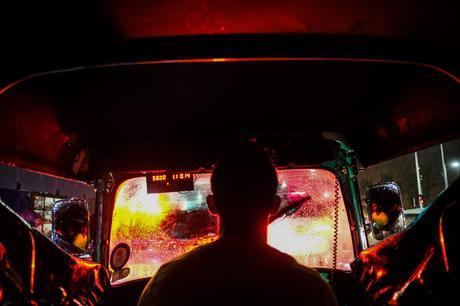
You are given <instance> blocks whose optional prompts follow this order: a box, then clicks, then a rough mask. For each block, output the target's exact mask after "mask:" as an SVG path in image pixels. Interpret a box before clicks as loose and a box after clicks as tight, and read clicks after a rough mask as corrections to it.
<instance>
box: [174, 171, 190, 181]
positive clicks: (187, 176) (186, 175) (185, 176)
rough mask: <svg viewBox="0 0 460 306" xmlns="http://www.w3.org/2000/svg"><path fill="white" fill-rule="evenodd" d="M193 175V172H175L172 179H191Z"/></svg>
mask: <svg viewBox="0 0 460 306" xmlns="http://www.w3.org/2000/svg"><path fill="white" fill-rule="evenodd" d="M191 177H192V174H191V173H182V172H181V173H174V174H173V175H172V179H173V180H174V181H177V180H189V179H190V178H191Z"/></svg>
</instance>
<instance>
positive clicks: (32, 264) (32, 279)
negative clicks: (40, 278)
mask: <svg viewBox="0 0 460 306" xmlns="http://www.w3.org/2000/svg"><path fill="white" fill-rule="evenodd" d="M29 236H30V243H31V250H32V251H31V252H30V253H31V259H30V293H32V294H33V293H34V287H35V238H34V236H33V235H32V232H29Z"/></svg>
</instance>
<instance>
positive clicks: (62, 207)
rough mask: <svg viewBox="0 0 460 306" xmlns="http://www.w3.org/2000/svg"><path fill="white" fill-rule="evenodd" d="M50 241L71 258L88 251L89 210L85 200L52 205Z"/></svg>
mask: <svg viewBox="0 0 460 306" xmlns="http://www.w3.org/2000/svg"><path fill="white" fill-rule="evenodd" d="M52 220H53V227H52V231H51V239H52V241H53V242H54V244H56V245H57V246H59V247H60V248H62V249H63V250H64V251H66V252H67V253H68V254H70V255H73V256H83V255H85V254H87V251H88V241H89V239H88V236H89V209H88V203H87V202H86V201H85V200H82V199H77V198H72V199H64V200H59V201H56V202H55V203H54V206H53V211H52Z"/></svg>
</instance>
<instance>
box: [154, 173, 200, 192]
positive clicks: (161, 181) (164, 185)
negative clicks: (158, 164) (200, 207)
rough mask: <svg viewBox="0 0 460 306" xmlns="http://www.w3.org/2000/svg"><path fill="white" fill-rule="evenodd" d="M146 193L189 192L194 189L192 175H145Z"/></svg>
mask: <svg viewBox="0 0 460 306" xmlns="http://www.w3.org/2000/svg"><path fill="white" fill-rule="evenodd" d="M146 179H147V192H148V193H166V192H178V191H190V190H193V189H194V184H193V183H194V181H193V173H191V172H169V171H167V172H162V173H150V174H147V175H146Z"/></svg>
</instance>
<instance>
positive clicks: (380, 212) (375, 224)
mask: <svg viewBox="0 0 460 306" xmlns="http://www.w3.org/2000/svg"><path fill="white" fill-rule="evenodd" d="M366 202H367V206H368V213H369V220H370V225H371V230H372V234H373V236H374V237H375V239H377V240H383V239H385V238H387V237H388V236H391V235H393V234H395V233H398V232H400V231H402V230H403V229H404V212H403V206H402V199H401V189H399V186H398V184H396V183H394V182H388V183H383V184H377V185H371V186H369V187H367V189H366Z"/></svg>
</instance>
